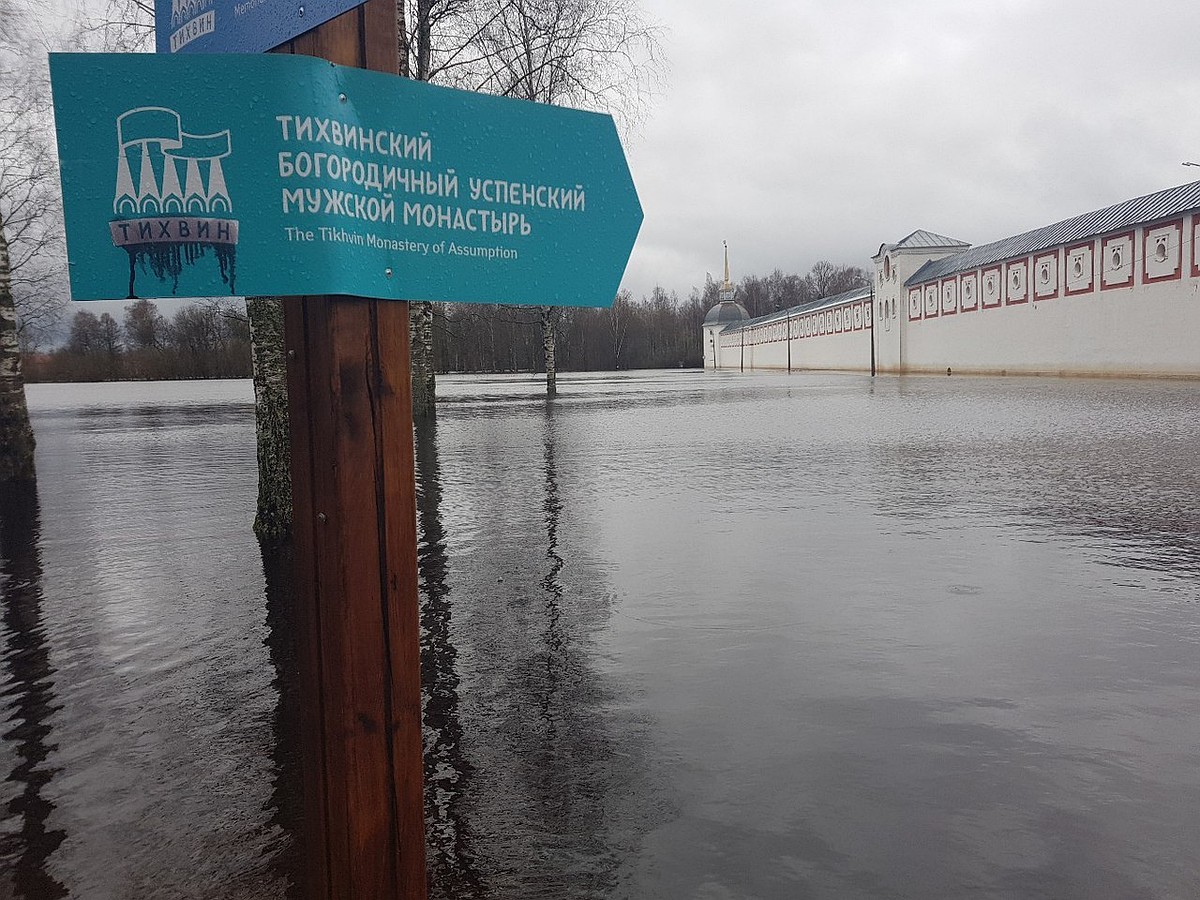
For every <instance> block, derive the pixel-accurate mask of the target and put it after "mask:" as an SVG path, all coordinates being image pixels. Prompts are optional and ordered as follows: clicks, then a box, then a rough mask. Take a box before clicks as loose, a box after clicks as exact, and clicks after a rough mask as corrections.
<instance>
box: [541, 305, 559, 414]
mask: <svg viewBox="0 0 1200 900" xmlns="http://www.w3.org/2000/svg"><path fill="white" fill-rule="evenodd" d="M556 319H557V315H556V310H555V309H554V307H553V306H543V307H542V352H543V353H544V354H545V357H546V396H547V397H553V396H554V395H555V394H557V393H558V386H557V383H556V382H557V376H558V370H557V367H556V363H555V360H554V326H555V324H556V322H555V320H556Z"/></svg>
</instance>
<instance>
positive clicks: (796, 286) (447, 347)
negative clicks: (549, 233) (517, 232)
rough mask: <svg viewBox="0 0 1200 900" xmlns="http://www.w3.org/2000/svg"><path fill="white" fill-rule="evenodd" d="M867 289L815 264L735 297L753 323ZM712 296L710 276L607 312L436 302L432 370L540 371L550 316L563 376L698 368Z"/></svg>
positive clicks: (846, 269) (751, 280)
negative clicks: (684, 292)
mask: <svg viewBox="0 0 1200 900" xmlns="http://www.w3.org/2000/svg"><path fill="white" fill-rule="evenodd" d="M868 283H869V279H868V277H867V273H866V272H865V271H864V270H863V269H862V268H860V267H858V266H838V265H834V264H833V263H830V262H827V261H824V260H822V261H821V262H818V263H817V264H816V265H814V266H813V267H812V269H811V270H809V272H808V273H807V274H804V275H797V274H785V273H784V272H783V271H782V270H780V269H776V270H775V271H774V272H772V273H770V274H769V275H765V276H758V275H747V276H745V277H744V278H742V279H741V281H739V282H738V283H737V284H736V285H735V287H734V299H736V300H737V301H738V302H739V303H741V304H742V305H743V306H744V307H746V311H747V312H748V313H749V314H750V315H751V316H752V317H756V316H764V315H767V314H769V313H772V312H776V311H778V310H781V309H787V308H789V307H792V306H798V305H800V304H801V303H806V302H808V301H811V300H817V299H819V298H821V297H829V296H832V295H833V294H838V293H841V292H842V291H848V290H851V289H853V288H856V287H862V286H864V285H866V284H868ZM719 291H720V285H719V284H718V283H717V282H716V281H714V280H713V279H712V278H711V277H708V278H707V279H706V280H705V283H704V286H703V287H693V288H692V289H691V292H690V293H689V294H688V296H687V297H686V298H681V297H680V296H679V294H678V293H676V292H675V291H670V292H668V291H667V290H666V289H665V288H662V287H655V288H654V290H652V291H651V292H650V295H649V296H648V297H642V298H641V299H640V300H638V299H634V297H633V296H632V294H630V293H629V291H621V292H620V293H619V294H618V295H617V297H616V299H615V300H614V301H613V305H612V307H611V308H610V309H588V308H576V307H557V308H554V309H551V310H545V309H539V308H534V307H514V306H484V305H474V304H455V303H441V304H434V305H433V307H434V308H433V333H434V336H435V340H434V342H433V345H434V349H433V358H434V365H435V367H436V369H437V371H438V372H439V373H449V372H542V371H545V366H546V363H545V348H544V341H543V334H542V324H543V320H544V319H545V318H546V317H547V316H548V317H549V327H550V328H552V330H553V335H554V359H555V364H556V365H557V367H558V369H559V370H561V371H569V372H582V371H598V370H606V369H663V368H679V367H683V368H692V367H698V366H701V365H703V352H704V349H703V345H702V343H701V340H700V328H701V326H702V324H703V322H704V317H705V315H707V313H708V311H709V310H710V309H711V308H712V307H713V306H714V305H715V304H716V303H717V300H718V292H719Z"/></svg>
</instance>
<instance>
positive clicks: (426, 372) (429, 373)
mask: <svg viewBox="0 0 1200 900" xmlns="http://www.w3.org/2000/svg"><path fill="white" fill-rule="evenodd" d="M409 310H410V313H411V322H412V325H411V326H410V328H411V331H412V366H413V386H412V387H413V416H414V417H416V418H424V417H428V416H432V415H434V414H435V413H436V412H437V377H436V374H435V372H434V364H433V304H432V303H431V302H429V301H428V300H422V301H417V302H414V303H413V304H412V305H411V306H410V307H409Z"/></svg>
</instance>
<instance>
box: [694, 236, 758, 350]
mask: <svg viewBox="0 0 1200 900" xmlns="http://www.w3.org/2000/svg"><path fill="white" fill-rule="evenodd" d="M721 244H722V245H723V246H724V248H725V279H724V281H722V282H721V286H720V287H719V288H718V289H717V305H716V306H714V307H713V308H712V309H710V310H709V311H708V315H706V316H705V317H704V325H703V326H702V327H703V332H704V368H706V369H709V368H717V367H718V366H719V365H720V359H721V340H720V338H719V337H718V335H719V334H720V333H721V332H722V331H724V330H725V329H726V328H729V327H736V325H737V324H738V323H740V322H744V321H745V320H746V319H749V318H750V313H748V312H746V307H744V306H742V304H740V303H738V302H737V301H736V300H734V299H733V298H734V293H735V292H734V288H733V282H732V281H730V280H729V243H728V242H727V241H722V242H721Z"/></svg>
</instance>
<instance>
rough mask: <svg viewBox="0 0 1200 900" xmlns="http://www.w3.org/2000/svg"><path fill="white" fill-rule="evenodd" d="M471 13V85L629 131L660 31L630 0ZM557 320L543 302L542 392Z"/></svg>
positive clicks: (551, 385)
mask: <svg viewBox="0 0 1200 900" xmlns="http://www.w3.org/2000/svg"><path fill="white" fill-rule="evenodd" d="M477 15H478V16H479V17H478V18H477V29H476V33H475V34H474V36H473V40H474V41H475V43H476V46H477V47H478V48H479V53H478V56H477V59H476V60H475V63H474V65H473V66H471V67H468V68H469V69H470V70H471V71H473V72H474V74H475V77H476V78H478V79H479V82H478V84H477V85H476V90H483V91H487V92H489V93H496V94H502V95H504V96H510V97H518V98H520V99H522V100H530V101H533V102H539V103H550V104H556V105H572V106H577V107H581V108H587V109H594V110H600V111H604V112H609V113H613V114H614V115H616V116H619V117H621V118H622V119H623V120H624V122H625V124H626V127H627V128H628V127H630V126H631V125H633V124H635V123H637V122H639V121H640V120H641V118H642V116H643V115H644V114H645V112H646V110H647V109H648V107H649V103H650V100H651V98H652V95H653V90H654V88H655V87H656V86H657V79H658V78H659V76H660V74H661V62H660V56H659V53H658V28H657V27H656V26H653V25H650V24H647V23H646V22H645V21H644V20H643V17H642V14H641V10H640V9H639V7H638V5H637V3H636V0H494V2H492V3H485V4H481V5H480V6H479V7H477ZM555 323H556V316H555V314H554V310H553V308H552V307H542V310H541V326H542V348H543V354H544V364H545V368H546V395H547V396H548V397H553V396H554V395H555V394H556V393H557V362H556V358H555V352H554V351H555ZM618 352H619V351H618Z"/></svg>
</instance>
